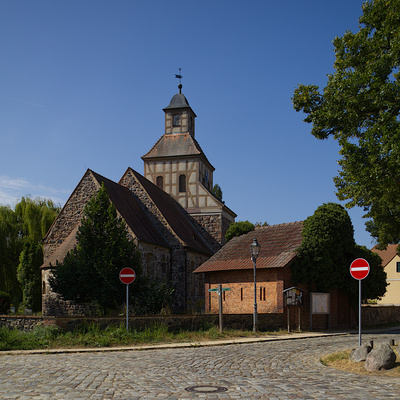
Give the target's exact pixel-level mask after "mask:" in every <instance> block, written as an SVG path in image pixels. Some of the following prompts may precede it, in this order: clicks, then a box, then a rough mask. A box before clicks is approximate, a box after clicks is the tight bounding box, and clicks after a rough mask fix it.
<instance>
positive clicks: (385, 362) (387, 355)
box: [364, 343, 396, 371]
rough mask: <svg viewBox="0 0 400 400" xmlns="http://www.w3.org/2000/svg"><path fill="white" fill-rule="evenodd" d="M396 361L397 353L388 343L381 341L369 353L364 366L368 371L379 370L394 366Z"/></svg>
mask: <svg viewBox="0 0 400 400" xmlns="http://www.w3.org/2000/svg"><path fill="white" fill-rule="evenodd" d="M395 362H396V353H395V352H394V351H393V349H392V348H391V347H390V346H389V345H388V344H386V343H380V344H378V345H377V346H375V347H374V348H373V349H372V350H371V352H370V353H369V354H368V355H367V358H366V360H365V365H364V367H365V369H366V370H367V371H379V370H382V369H390V368H393V367H394V364H395Z"/></svg>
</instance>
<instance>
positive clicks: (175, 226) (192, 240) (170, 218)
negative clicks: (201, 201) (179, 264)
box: [127, 168, 214, 255]
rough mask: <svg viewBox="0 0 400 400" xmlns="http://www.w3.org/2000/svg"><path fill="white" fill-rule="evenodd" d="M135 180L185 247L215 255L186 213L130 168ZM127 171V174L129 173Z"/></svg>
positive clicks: (165, 194) (166, 194)
mask: <svg viewBox="0 0 400 400" xmlns="http://www.w3.org/2000/svg"><path fill="white" fill-rule="evenodd" d="M128 171H130V172H131V173H132V175H133V176H134V177H135V179H136V180H137V181H138V182H139V183H140V185H141V186H142V188H143V189H144V190H145V191H146V193H147V194H148V196H149V197H150V198H151V200H152V201H153V203H154V204H155V206H156V207H157V208H158V210H159V211H160V213H161V214H162V215H163V216H164V218H165V220H166V221H167V223H168V225H169V226H170V227H171V229H172V230H173V231H174V233H175V234H176V236H178V238H179V239H180V240H181V241H182V242H183V243H184V245H185V246H187V247H189V248H191V249H192V250H196V251H199V252H201V253H205V254H209V255H211V254H214V252H213V251H212V250H211V248H210V247H209V246H208V244H207V243H206V242H205V240H204V239H203V237H202V236H201V235H200V234H199V232H198V231H197V229H196V228H195V227H194V226H193V224H192V223H191V222H190V220H189V218H188V216H187V215H186V211H185V210H184V209H183V208H182V207H181V206H180V205H179V204H178V203H177V202H176V201H175V200H174V199H173V198H172V197H171V196H170V195H169V194H168V193H165V192H164V191H163V190H161V189H160V188H158V187H157V186H156V185H154V184H153V183H152V182H150V181H149V180H148V179H146V178H145V177H144V176H142V175H140V174H139V173H138V172H136V171H134V170H133V169H132V168H128ZM128 171H127V172H128Z"/></svg>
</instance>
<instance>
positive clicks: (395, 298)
mask: <svg viewBox="0 0 400 400" xmlns="http://www.w3.org/2000/svg"><path fill="white" fill-rule="evenodd" d="M397 246H398V245H397V244H389V245H388V246H387V248H386V250H378V249H377V248H376V246H375V247H374V248H373V249H372V251H373V252H374V253H376V254H378V255H379V256H380V257H381V258H382V267H383V269H384V271H385V272H386V276H387V277H386V280H387V282H388V284H389V285H388V286H387V287H386V293H385V295H384V296H383V297H382V299H381V300H378V305H396V306H398V305H400V256H399V255H398V254H397V252H396V249H397Z"/></svg>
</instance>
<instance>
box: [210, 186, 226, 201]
mask: <svg viewBox="0 0 400 400" xmlns="http://www.w3.org/2000/svg"><path fill="white" fill-rule="evenodd" d="M211 193H212V194H213V195H214V197H215V198H216V199H218V200H219V201H220V202H222V203H225V202H224V201H222V189H221V186H219V185H218V184H215V185H214V186H213V188H212V191H211Z"/></svg>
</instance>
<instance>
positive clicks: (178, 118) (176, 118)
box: [172, 114, 181, 126]
mask: <svg viewBox="0 0 400 400" xmlns="http://www.w3.org/2000/svg"><path fill="white" fill-rule="evenodd" d="M172 125H173V126H181V115H180V114H174V115H173V117H172Z"/></svg>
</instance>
